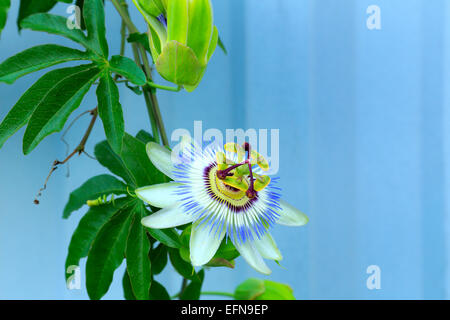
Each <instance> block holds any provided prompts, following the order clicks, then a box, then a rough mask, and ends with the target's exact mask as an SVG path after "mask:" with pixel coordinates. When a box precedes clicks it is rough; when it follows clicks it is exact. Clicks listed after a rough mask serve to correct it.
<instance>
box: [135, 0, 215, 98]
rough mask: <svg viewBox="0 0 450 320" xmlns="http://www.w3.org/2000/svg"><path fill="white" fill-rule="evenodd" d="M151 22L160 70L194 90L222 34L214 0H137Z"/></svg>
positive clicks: (150, 32)
mask: <svg viewBox="0 0 450 320" xmlns="http://www.w3.org/2000/svg"><path fill="white" fill-rule="evenodd" d="M133 2H134V3H135V5H136V6H137V7H138V9H139V10H140V12H141V13H142V14H143V16H144V18H145V20H146V21H147V23H148V25H149V32H148V33H149V40H150V49H151V53H152V57H153V61H154V62H155V65H156V70H157V71H158V73H159V74H160V75H161V76H162V77H163V78H164V79H166V80H168V81H170V82H173V83H175V84H177V85H179V86H184V88H185V89H186V90H187V91H189V92H191V91H193V90H195V88H196V87H197V86H198V85H199V83H200V81H201V79H202V78H203V75H204V73H205V71H206V67H207V65H208V62H209V60H210V59H211V56H212V54H213V53H214V51H215V49H216V47H217V43H218V39H219V33H218V30H217V28H216V27H215V26H214V24H213V10H212V5H211V1H210V0H133Z"/></svg>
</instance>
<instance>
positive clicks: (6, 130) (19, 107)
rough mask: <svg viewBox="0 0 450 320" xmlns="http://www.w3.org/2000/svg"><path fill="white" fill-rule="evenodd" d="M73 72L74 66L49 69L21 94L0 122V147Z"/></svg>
mask: <svg viewBox="0 0 450 320" xmlns="http://www.w3.org/2000/svg"><path fill="white" fill-rule="evenodd" d="M73 73H74V68H64V69H57V70H53V71H50V72H49V73H47V74H45V75H44V76H43V77H41V78H40V79H39V80H38V81H37V82H36V83H35V84H33V85H32V86H31V88H30V89H28V90H27V91H26V92H25V93H24V94H23V95H22V97H21V98H20V99H19V101H18V102H17V103H16V104H15V105H14V107H13V108H12V109H11V110H10V111H9V113H8V114H7V115H6V117H5V118H4V120H3V122H2V123H1V124H0V147H2V146H3V144H4V143H5V141H6V140H8V139H9V137H11V136H12V135H13V134H14V133H16V132H17V131H18V130H19V129H20V128H21V127H23V126H24V125H25V124H26V123H27V122H28V121H29V120H30V118H31V115H32V114H33V112H34V111H35V110H36V109H37V107H38V106H40V105H41V104H43V103H45V101H47V100H48V99H51V94H52V93H54V92H55V90H56V89H57V88H60V87H61V85H62V84H63V83H65V82H66V81H67V79H68V78H69V77H70V76H71V75H73Z"/></svg>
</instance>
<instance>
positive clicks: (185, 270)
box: [169, 248, 198, 280]
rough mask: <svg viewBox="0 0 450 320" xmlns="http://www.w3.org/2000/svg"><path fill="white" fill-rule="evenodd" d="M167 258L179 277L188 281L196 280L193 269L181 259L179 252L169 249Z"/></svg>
mask: <svg viewBox="0 0 450 320" xmlns="http://www.w3.org/2000/svg"><path fill="white" fill-rule="evenodd" d="M169 258H170V262H171V263H172V265H173V267H174V268H175V270H176V271H177V272H178V273H179V274H180V275H181V276H183V277H184V278H186V279H190V280H194V279H196V278H198V276H197V274H196V273H195V269H194V267H193V266H192V265H191V264H190V263H187V262H186V261H184V260H183V258H181V256H180V252H179V251H178V250H177V249H173V248H170V249H169Z"/></svg>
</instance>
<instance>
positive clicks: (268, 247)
mask: <svg viewBox="0 0 450 320" xmlns="http://www.w3.org/2000/svg"><path fill="white" fill-rule="evenodd" d="M254 243H255V247H256V249H258V251H259V253H260V254H261V256H262V257H263V258H264V259H270V260H276V261H281V260H282V259H283V256H282V255H281V252H280V250H278V247H277V244H276V243H275V240H274V239H273V238H272V236H271V235H270V233H269V232H267V233H266V234H265V235H264V236H263V237H261V239H256V240H255V241H254Z"/></svg>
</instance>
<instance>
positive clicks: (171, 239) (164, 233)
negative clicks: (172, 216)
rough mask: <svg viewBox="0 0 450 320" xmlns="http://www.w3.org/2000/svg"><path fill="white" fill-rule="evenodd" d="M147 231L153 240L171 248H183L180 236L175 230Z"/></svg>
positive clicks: (148, 229)
mask: <svg viewBox="0 0 450 320" xmlns="http://www.w3.org/2000/svg"><path fill="white" fill-rule="evenodd" d="M147 231H148V233H150V235H151V236H152V237H153V238H155V239H156V240H158V241H159V242H161V243H163V244H165V245H166V246H168V247H169V248H176V249H178V248H181V242H180V236H179V235H178V233H177V232H176V231H175V229H150V228H147Z"/></svg>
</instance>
